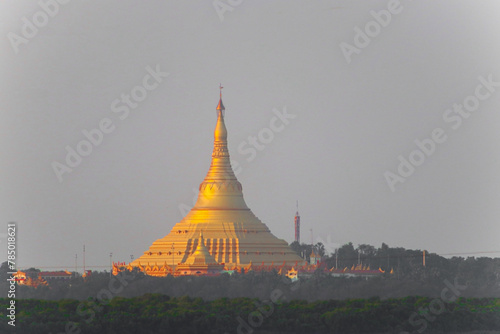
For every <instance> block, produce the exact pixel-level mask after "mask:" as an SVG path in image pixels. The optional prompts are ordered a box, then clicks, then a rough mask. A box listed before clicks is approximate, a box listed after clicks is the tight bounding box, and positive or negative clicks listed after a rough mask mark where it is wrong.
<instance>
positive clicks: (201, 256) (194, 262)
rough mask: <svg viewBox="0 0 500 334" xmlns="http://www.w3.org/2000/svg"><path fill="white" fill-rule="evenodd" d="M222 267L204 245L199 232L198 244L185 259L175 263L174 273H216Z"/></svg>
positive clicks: (178, 274) (179, 274) (180, 274)
mask: <svg viewBox="0 0 500 334" xmlns="http://www.w3.org/2000/svg"><path fill="white" fill-rule="evenodd" d="M223 269H224V265H223V264H220V263H218V262H217V261H215V259H214V257H213V256H212V255H210V252H209V251H208V250H207V248H206V247H205V243H204V241H203V235H202V234H200V238H199V239H198V246H196V250H195V251H194V253H193V254H191V255H190V256H189V257H188V258H187V259H186V261H184V262H182V263H179V264H178V265H177V268H176V271H175V275H177V276H184V275H217V274H219V273H220V272H221V271H222V270H223Z"/></svg>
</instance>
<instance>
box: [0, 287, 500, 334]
mask: <svg viewBox="0 0 500 334" xmlns="http://www.w3.org/2000/svg"><path fill="white" fill-rule="evenodd" d="M7 304H8V300H7V299H0V307H1V308H2V309H5V308H6V307H7ZM433 304H435V305H434V306H433ZM436 305H438V304H436V303H435V300H433V299H430V298H422V297H406V298H403V299H387V300H381V299H379V298H376V297H374V298H370V299H354V300H352V299H351V300H343V301H335V300H328V301H316V302H312V303H308V302H305V301H298V300H292V301H286V300H280V298H279V296H278V297H277V298H275V299H274V302H270V301H268V302H262V301H259V300H257V299H250V298H235V299H228V298H220V299H216V300H213V301H204V300H203V299H201V298H194V299H193V298H190V297H180V298H172V297H169V296H165V295H160V294H147V295H144V296H141V297H136V298H132V299H126V298H121V297H115V298H113V299H112V300H111V301H107V302H106V303H102V302H99V301H98V300H95V299H90V300H88V301H77V300H68V299H63V300H59V301H46V300H32V299H28V300H18V302H17V309H18V313H17V323H16V328H15V332H17V333H23V334H41V333H54V334H56V333H64V332H65V331H66V332H67V333H88V334H94V333H95V334H97V333H99V334H105V333H120V334H128V333H134V334H142V333H144V334H146V333H148V334H149V333H193V334H194V333H204V334H210V333H214V334H215V333H220V334H222V333H252V332H254V333H268V334H269V333H400V332H409V333H417V332H424V331H425V332H426V333H444V332H450V333H457V332H470V331H483V332H484V331H488V330H498V329H499V328H500V316H499V315H500V299H493V298H484V299H465V298H459V299H455V300H454V301H453V302H447V303H442V304H440V305H441V306H439V308H437V306H436ZM419 310H421V311H419ZM429 310H430V311H429ZM419 312H420V314H419ZM424 314H425V315H424ZM0 332H2V333H10V332H14V330H13V328H12V327H10V326H8V325H7V324H6V322H5V321H3V322H1V323H0Z"/></svg>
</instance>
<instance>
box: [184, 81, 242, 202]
mask: <svg viewBox="0 0 500 334" xmlns="http://www.w3.org/2000/svg"><path fill="white" fill-rule="evenodd" d="M222 88H223V87H222V85H220V86H219V89H220V93H219V94H220V96H219V104H218V105H217V123H216V124H215V131H214V149H213V151H212V162H211V164H210V169H209V170H208V173H207V175H206V177H205V179H204V180H203V182H202V183H201V184H200V188H199V190H200V192H199V194H198V200H197V201H196V204H195V205H194V207H193V210H206V209H219V210H220V209H228V210H250V209H249V208H248V207H247V205H246V203H245V200H244V199H243V192H242V186H241V183H240V182H239V181H238V179H237V178H236V175H235V174H234V171H233V169H232V167H231V162H230V158H229V150H228V145H227V129H226V124H225V122H224V113H223V111H224V110H225V108H224V104H223V103H222Z"/></svg>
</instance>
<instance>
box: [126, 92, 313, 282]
mask: <svg viewBox="0 0 500 334" xmlns="http://www.w3.org/2000/svg"><path fill="white" fill-rule="evenodd" d="M224 111H225V108H224V104H223V103H222V94H221V97H220V99H219V104H218V105H217V123H216V125H215V133H214V149H213V152H212V162H211V164H210V168H209V170H208V173H207V175H206V177H205V179H204V180H203V182H202V183H201V184H200V187H199V194H198V199H197V201H196V204H195V205H194V207H193V208H192V209H191V211H190V212H189V213H188V214H187V215H186V216H185V217H184V218H183V219H182V220H181V221H180V222H178V223H177V224H176V225H175V226H174V227H173V228H172V230H171V231H170V233H169V234H167V235H166V236H165V237H163V238H161V239H158V240H156V241H155V242H153V244H152V245H151V247H150V248H149V250H147V251H146V252H144V254H143V255H142V256H141V257H139V258H137V259H136V260H134V261H133V262H131V263H130V266H132V267H139V269H141V270H143V271H145V272H146V273H147V274H154V275H158V272H155V273H153V272H151V273H150V270H148V268H152V267H154V266H155V265H158V264H160V265H162V264H168V265H169V266H170V267H172V269H174V270H175V268H176V267H178V266H181V267H183V266H185V265H183V264H187V263H188V262H189V261H190V259H192V255H193V254H196V252H198V251H199V248H198V246H199V245H200V243H201V244H202V245H203V247H202V249H206V250H207V252H208V254H209V255H210V256H211V257H212V258H213V259H214V260H215V262H216V263H218V264H221V265H224V266H225V267H226V268H232V267H236V268H244V267H247V266H249V265H250V264H251V263H254V264H256V263H259V264H260V263H262V265H265V266H271V265H273V264H274V263H276V264H282V263H283V264H285V265H287V266H294V265H296V264H297V263H304V260H303V259H302V258H301V257H299V256H298V255H297V254H296V253H295V252H294V251H292V250H291V249H290V247H288V244H287V242H286V241H284V240H282V239H278V238H277V237H275V236H274V235H273V234H272V233H271V231H270V230H269V228H268V227H267V226H266V225H265V224H264V223H262V222H261V221H260V220H259V219H258V218H257V217H256V216H255V215H254V214H253V213H252V211H251V210H250V209H249V208H248V207H247V205H246V203H245V200H244V199H243V192H242V186H241V183H240V182H239V181H238V180H237V179H236V176H235V174H234V172H233V169H232V168H231V163H230V161H229V151H228V147H227V129H226V125H225V124H224ZM201 233H203V238H202V237H200V234H201ZM203 239H204V240H203ZM250 266H251V265H250Z"/></svg>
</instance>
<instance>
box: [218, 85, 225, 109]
mask: <svg viewBox="0 0 500 334" xmlns="http://www.w3.org/2000/svg"><path fill="white" fill-rule="evenodd" d="M222 88H224V87H222V84H219V96H220V97H219V104H218V105H217V110H219V111H222V110H226V108H224V104H223V103H222Z"/></svg>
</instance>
